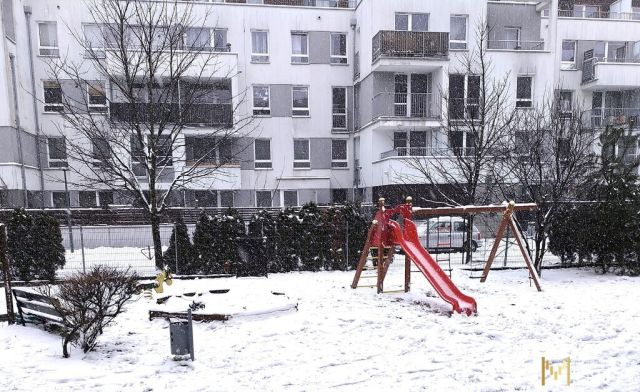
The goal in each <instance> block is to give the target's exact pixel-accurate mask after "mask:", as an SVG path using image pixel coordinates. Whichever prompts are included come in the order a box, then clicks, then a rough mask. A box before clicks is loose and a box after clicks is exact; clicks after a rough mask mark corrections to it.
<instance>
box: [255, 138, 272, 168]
mask: <svg viewBox="0 0 640 392" xmlns="http://www.w3.org/2000/svg"><path fill="white" fill-rule="evenodd" d="M253 147H254V152H255V158H256V159H255V168H256V169H271V165H272V164H271V140H270V139H256V140H255V141H254V142H253Z"/></svg>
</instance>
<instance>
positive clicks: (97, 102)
mask: <svg viewBox="0 0 640 392" xmlns="http://www.w3.org/2000/svg"><path fill="white" fill-rule="evenodd" d="M87 96H88V97H87V101H88V102H89V111H90V112H95V113H105V112H106V111H107V96H106V94H105V92H104V83H102V82H94V83H88V84H87Z"/></svg>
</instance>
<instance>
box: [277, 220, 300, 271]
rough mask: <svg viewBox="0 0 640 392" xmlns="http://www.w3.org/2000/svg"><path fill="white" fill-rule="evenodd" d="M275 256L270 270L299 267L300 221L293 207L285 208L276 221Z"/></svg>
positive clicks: (286, 269) (292, 269) (294, 269)
mask: <svg viewBox="0 0 640 392" xmlns="http://www.w3.org/2000/svg"><path fill="white" fill-rule="evenodd" d="M276 228H277V231H278V234H277V236H276V258H275V260H274V262H273V263H272V264H271V271H272V272H289V271H297V270H298V269H300V244H299V242H300V237H301V234H300V221H299V219H298V214H297V212H296V211H295V210H294V209H293V208H285V209H284V210H282V211H280V213H279V214H278V220H277V222H276Z"/></svg>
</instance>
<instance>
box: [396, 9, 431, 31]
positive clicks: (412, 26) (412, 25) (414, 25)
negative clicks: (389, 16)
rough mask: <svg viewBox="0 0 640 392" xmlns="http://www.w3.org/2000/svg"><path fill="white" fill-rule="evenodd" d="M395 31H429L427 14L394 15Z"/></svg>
mask: <svg viewBox="0 0 640 392" xmlns="http://www.w3.org/2000/svg"><path fill="white" fill-rule="evenodd" d="M395 22H396V30H397V31H429V14H422V13H412V14H410V13H400V12H399V13H396V20H395Z"/></svg>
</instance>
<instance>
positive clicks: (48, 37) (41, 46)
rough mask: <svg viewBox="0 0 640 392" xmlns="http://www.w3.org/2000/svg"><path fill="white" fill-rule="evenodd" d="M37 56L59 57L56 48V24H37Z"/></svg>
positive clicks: (58, 50) (58, 51)
mask: <svg viewBox="0 0 640 392" xmlns="http://www.w3.org/2000/svg"><path fill="white" fill-rule="evenodd" d="M38 54H39V55H40V56H51V57H57V56H59V55H60V49H59V48H58V25H57V23H56V22H39V23H38Z"/></svg>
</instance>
